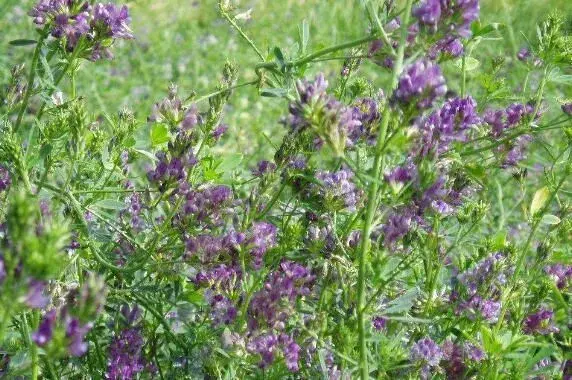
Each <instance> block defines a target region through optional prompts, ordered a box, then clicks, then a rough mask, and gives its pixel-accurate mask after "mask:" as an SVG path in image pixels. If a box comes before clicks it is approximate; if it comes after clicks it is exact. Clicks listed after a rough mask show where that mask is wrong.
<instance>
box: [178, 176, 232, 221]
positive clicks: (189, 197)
mask: <svg viewBox="0 0 572 380" xmlns="http://www.w3.org/2000/svg"><path fill="white" fill-rule="evenodd" d="M184 197H185V203H184V204H183V207H182V211H181V213H180V214H179V218H180V219H181V220H188V219H189V218H193V219H194V220H195V221H197V222H199V223H201V224H206V225H218V224H220V223H222V217H223V215H224V214H225V212H226V211H227V209H228V207H229V206H230V205H231V203H232V190H231V189H230V188H229V187H228V186H223V185H219V186H210V187H206V188H204V189H197V190H192V189H191V190H188V191H187V192H186V193H185V194H184Z"/></svg>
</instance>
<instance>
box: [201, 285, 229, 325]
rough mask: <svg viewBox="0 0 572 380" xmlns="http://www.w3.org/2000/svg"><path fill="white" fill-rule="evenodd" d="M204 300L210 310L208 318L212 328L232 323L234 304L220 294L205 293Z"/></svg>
mask: <svg viewBox="0 0 572 380" xmlns="http://www.w3.org/2000/svg"><path fill="white" fill-rule="evenodd" d="M205 299H206V300H207V302H208V303H209V306H210V308H211V311H210V317H211V321H212V324H213V326H215V327H218V326H221V325H229V324H231V323H232V322H234V320H235V318H236V315H237V310H236V307H235V306H234V304H233V303H232V302H231V301H230V300H229V299H228V298H226V297H225V296H223V295H222V294H215V293H214V292H212V291H207V292H205Z"/></svg>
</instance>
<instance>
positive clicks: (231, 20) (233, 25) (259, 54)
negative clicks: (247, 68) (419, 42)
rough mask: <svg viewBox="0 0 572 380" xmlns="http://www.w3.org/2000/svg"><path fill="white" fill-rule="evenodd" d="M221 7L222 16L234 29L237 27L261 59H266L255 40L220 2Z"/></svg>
mask: <svg viewBox="0 0 572 380" xmlns="http://www.w3.org/2000/svg"><path fill="white" fill-rule="evenodd" d="M219 9H220V13H221V15H222V17H224V18H225V19H226V20H227V21H228V23H229V24H230V25H232V27H233V28H234V29H236V31H237V32H238V33H239V34H240V35H241V37H242V38H243V39H244V40H245V41H246V42H247V43H248V44H249V45H250V47H251V48H252V50H254V51H255V52H256V54H257V55H258V56H259V57H260V59H261V60H263V61H266V58H265V57H264V55H262V53H261V52H260V50H258V48H257V47H256V44H255V43H254V41H253V40H251V39H250V37H248V35H247V34H246V33H244V31H243V30H242V28H241V27H240V26H238V24H237V23H236V22H234V20H233V19H232V17H230V15H229V14H228V13H227V12H226V10H224V9H223V8H222V5H221V4H219Z"/></svg>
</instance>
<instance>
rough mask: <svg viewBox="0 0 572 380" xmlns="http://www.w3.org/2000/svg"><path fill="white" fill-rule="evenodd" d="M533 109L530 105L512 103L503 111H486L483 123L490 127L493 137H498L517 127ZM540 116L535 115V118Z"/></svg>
mask: <svg viewBox="0 0 572 380" xmlns="http://www.w3.org/2000/svg"><path fill="white" fill-rule="evenodd" d="M533 112H534V107H533V106H532V105H530V104H519V103H513V104H511V105H510V106H508V107H507V108H506V109H505V110H488V111H486V112H485V116H484V121H485V122H486V123H487V124H488V125H490V126H491V134H492V136H493V137H499V136H501V135H502V133H503V132H504V131H505V130H506V129H509V128H513V127H515V126H517V125H519V124H520V123H521V122H522V121H523V120H525V118H526V117H528V116H530V115H532V113H533ZM539 116H540V115H538V114H537V115H535V118H537V117H539Z"/></svg>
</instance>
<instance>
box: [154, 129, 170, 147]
mask: <svg viewBox="0 0 572 380" xmlns="http://www.w3.org/2000/svg"><path fill="white" fill-rule="evenodd" d="M169 141H170V138H169V128H168V127H167V126H166V125H165V124H155V125H153V127H151V145H152V146H154V147H155V146H157V145H161V144H164V143H167V142H169Z"/></svg>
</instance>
